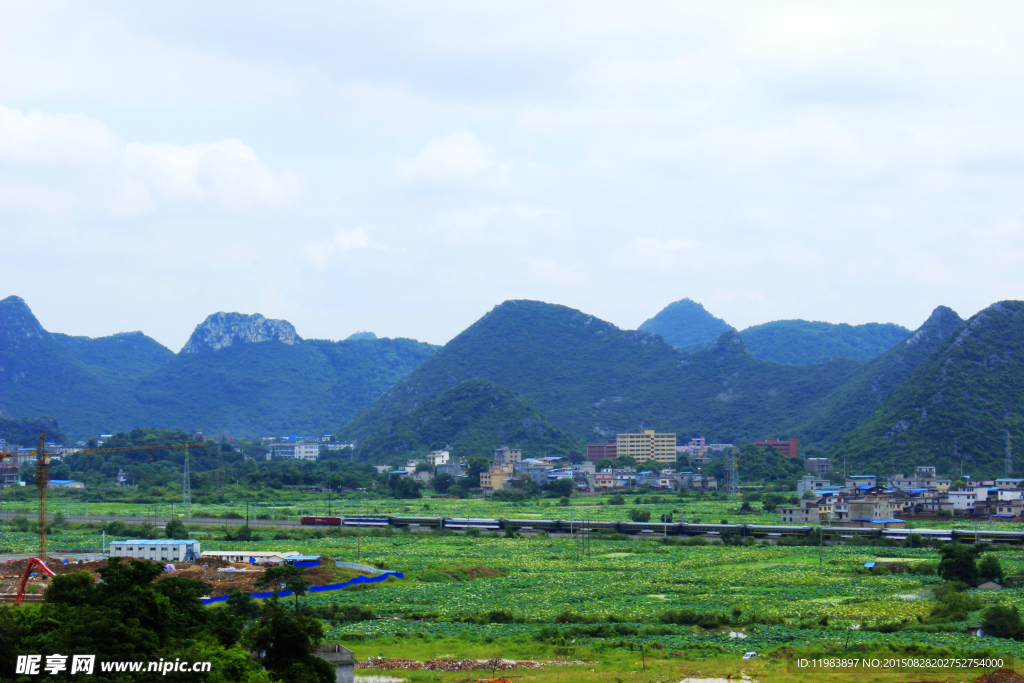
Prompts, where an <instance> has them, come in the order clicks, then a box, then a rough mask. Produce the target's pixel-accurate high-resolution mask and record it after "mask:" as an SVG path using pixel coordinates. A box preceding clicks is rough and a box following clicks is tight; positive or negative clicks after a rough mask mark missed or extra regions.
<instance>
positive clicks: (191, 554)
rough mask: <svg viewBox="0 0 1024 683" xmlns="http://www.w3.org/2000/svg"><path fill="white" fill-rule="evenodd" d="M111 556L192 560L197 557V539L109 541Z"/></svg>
mask: <svg viewBox="0 0 1024 683" xmlns="http://www.w3.org/2000/svg"><path fill="white" fill-rule="evenodd" d="M110 556H111V557H137V558H139V559H145V560H161V561H165V562H166V561H175V560H176V561H179V562H194V561H195V560H197V559H199V541H193V540H171V539H166V538H160V539H138V538H136V539H130V540H127V541H111V542H110Z"/></svg>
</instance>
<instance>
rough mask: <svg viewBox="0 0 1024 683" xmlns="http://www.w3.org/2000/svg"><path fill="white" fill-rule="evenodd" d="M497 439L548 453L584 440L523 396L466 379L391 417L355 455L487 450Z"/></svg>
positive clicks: (564, 452)
mask: <svg viewBox="0 0 1024 683" xmlns="http://www.w3.org/2000/svg"><path fill="white" fill-rule="evenodd" d="M496 439H500V443H501V444H507V445H509V446H511V447H513V448H522V449H523V450H524V451H525V452H527V453H530V454H537V455H547V456H568V455H570V454H571V453H581V452H582V451H583V449H584V444H583V443H582V442H580V441H579V440H577V439H575V438H573V437H572V436H570V435H569V434H567V433H565V432H564V431H562V430H560V429H558V428H557V427H553V426H552V425H551V424H550V423H549V422H547V420H545V419H544V417H543V416H542V415H541V414H540V413H539V412H538V411H537V409H536V408H534V407H533V406H532V405H530V404H529V403H528V402H527V401H526V400H525V399H524V398H523V397H521V396H518V395H516V394H514V393H513V392H511V391H509V390H508V389H503V388H502V387H499V386H498V385H496V384H493V383H492V382H487V381H485V380H467V381H465V382H461V383H460V384H458V385H456V386H454V387H452V388H451V389H448V390H447V391H444V392H442V393H440V394H438V395H437V396H434V397H432V398H431V399H429V400H427V401H424V402H423V403H421V404H420V405H419V406H417V407H416V408H415V409H413V410H412V411H410V412H407V413H403V414H401V415H399V416H398V417H396V418H394V419H393V420H392V421H391V424H390V425H389V426H388V427H387V429H385V430H382V431H381V432H378V433H377V434H375V435H374V436H372V437H370V438H369V439H367V440H366V441H364V442H363V443H362V444H360V447H359V456H360V457H361V458H364V459H368V460H370V461H372V462H381V461H383V459H385V458H387V457H388V456H393V455H395V454H402V455H406V454H409V453H425V452H429V451H431V450H436V449H443V448H451V450H452V451H454V452H455V453H458V454H463V455H468V454H480V455H484V456H486V455H488V454H489V453H490V452H491V451H493V450H494V448H495V446H496V444H497V443H498V442H497V441H496Z"/></svg>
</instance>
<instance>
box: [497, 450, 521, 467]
mask: <svg viewBox="0 0 1024 683" xmlns="http://www.w3.org/2000/svg"><path fill="white" fill-rule="evenodd" d="M522 459H523V451H522V449H521V448H509V447H508V446H502V447H501V448H495V449H494V464H495V465H511V464H512V463H515V462H519V461H520V460H522Z"/></svg>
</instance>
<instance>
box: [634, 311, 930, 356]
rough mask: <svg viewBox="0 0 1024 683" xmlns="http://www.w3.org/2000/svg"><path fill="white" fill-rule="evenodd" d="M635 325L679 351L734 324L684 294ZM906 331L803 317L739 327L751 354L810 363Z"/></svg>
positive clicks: (857, 352)
mask: <svg viewBox="0 0 1024 683" xmlns="http://www.w3.org/2000/svg"><path fill="white" fill-rule="evenodd" d="M640 329H641V330H645V331H647V332H657V333H658V334H660V335H661V336H662V338H663V339H664V340H665V341H667V342H668V343H669V344H672V345H673V346H675V347H678V348H680V349H682V350H683V351H699V350H701V349H707V348H711V347H712V346H713V345H714V344H715V341H716V340H717V339H718V337H719V335H721V334H722V333H723V332H728V331H730V330H735V328H734V327H732V326H731V325H729V324H728V323H727V322H725V321H724V320H722V319H720V318H716V317H715V316H713V315H711V314H710V313H708V312H707V310H706V309H705V308H704V307H703V306H702V305H700V304H699V303H697V302H696V301H691V300H690V299H682V300H680V301H676V302H673V303H671V304H669V305H668V306H666V307H665V308H664V309H662V310H661V311H660V312H659V313H658V314H657V315H656V316H654V317H653V318H651V319H650V320H646V321H644V323H643V324H642V325H640ZM908 334H910V330H908V329H906V328H905V327H902V326H900V325H894V324H892V323H867V324H865V325H847V324H845V323H840V324H838V325H836V324H833V323H825V322H811V321H807V320H776V321H773V322H769V323H764V324H762V325H754V326H753V327H748V328H747V329H745V330H743V331H742V332H740V338H742V339H743V344H744V345H745V346H746V349H747V352H748V353H749V354H750V355H752V356H753V357H754V358H760V359H762V360H772V361H775V362H777V363H788V364H790V365H814V364H817V363H824V362H825V361H829V360H832V359H834V358H853V359H855V360H869V359H871V358H875V357H876V356H878V355H880V354H882V353H884V352H885V351H887V350H889V349H890V348H892V347H893V345H895V344H896V343H897V342H900V341H902V340H903V339H906V337H907V335H908Z"/></svg>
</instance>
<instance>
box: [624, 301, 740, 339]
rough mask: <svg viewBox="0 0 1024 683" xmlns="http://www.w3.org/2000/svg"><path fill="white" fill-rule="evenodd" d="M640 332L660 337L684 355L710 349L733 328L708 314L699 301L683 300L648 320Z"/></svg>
mask: <svg viewBox="0 0 1024 683" xmlns="http://www.w3.org/2000/svg"><path fill="white" fill-rule="evenodd" d="M639 329H641V330H643V331H645V332H654V333H655V334H660V335H661V336H662V338H663V339H664V340H665V341H667V342H668V343H669V344H671V345H672V346H677V347H679V348H680V349H683V350H684V351H699V350H700V349H706V348H710V347H711V346H713V345H714V343H715V340H716V339H718V337H720V336H721V335H722V333H724V332H729V331H730V330H733V329H734V328H733V327H732V325H730V324H729V323H727V322H725V321H724V320H722V319H720V318H716V317H715V316H713V315H711V314H710V313H708V312H707V311H706V310H704V307H703V306H701V305H700V304H699V303H697V302H696V301H692V300H691V299H681V300H679V301H675V302H673V303H670V304H669V305H668V306H666V307H665V308H663V309H662V310H661V312H660V313H658V315H656V316H654V317H653V318H651V319H650V320H645V321H644V323H643V324H642V325H641V326H640V328H639Z"/></svg>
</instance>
